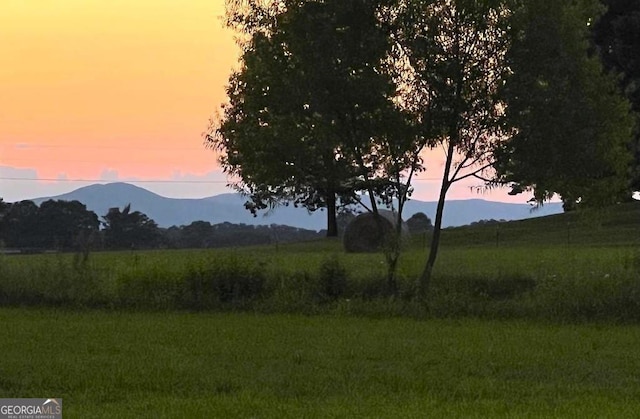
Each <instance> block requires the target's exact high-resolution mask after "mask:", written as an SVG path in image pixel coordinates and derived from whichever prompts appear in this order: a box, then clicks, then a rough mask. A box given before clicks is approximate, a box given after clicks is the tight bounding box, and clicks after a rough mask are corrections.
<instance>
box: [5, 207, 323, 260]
mask: <svg viewBox="0 0 640 419" xmlns="http://www.w3.org/2000/svg"><path fill="white" fill-rule="evenodd" d="M320 236H321V233H318V232H315V231H312V230H305V229H300V228H295V227H289V226H281V225H275V224H272V225H270V226H252V225H245V224H239V225H238V224H231V223H221V224H215V225H212V224H211V223H209V222H206V221H195V222H193V223H191V224H189V225H187V226H180V227H176V226H174V227H170V228H168V229H164V228H159V227H158V225H157V224H156V222H155V221H153V220H152V219H151V218H149V217H148V216H147V215H146V214H143V213H142V212H140V211H132V210H131V206H130V205H127V206H125V207H124V208H123V209H120V208H117V207H114V208H111V209H109V211H108V212H107V214H105V215H104V216H102V219H101V220H100V219H99V218H98V215H96V213H95V212H93V211H90V210H88V209H87V208H86V206H85V205H84V204H82V203H80V202H78V201H56V200H48V201H45V202H43V203H42V204H41V205H40V206H38V205H36V204H35V203H34V202H32V201H20V202H16V203H6V202H4V201H2V199H0V245H2V246H3V247H5V248H9V249H19V250H23V251H40V250H58V251H83V252H87V251H89V250H100V249H108V250H117V249H120V250H122V249H153V248H212V247H231V246H247V245H264V244H272V243H287V242H295V241H302V240H312V239H315V238H317V237H320Z"/></svg>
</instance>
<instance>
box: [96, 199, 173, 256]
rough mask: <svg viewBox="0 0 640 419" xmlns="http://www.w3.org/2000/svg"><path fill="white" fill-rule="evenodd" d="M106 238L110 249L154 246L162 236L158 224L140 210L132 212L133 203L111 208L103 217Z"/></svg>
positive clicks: (106, 243)
mask: <svg viewBox="0 0 640 419" xmlns="http://www.w3.org/2000/svg"><path fill="white" fill-rule="evenodd" d="M102 218H103V222H102V224H103V226H104V240H105V245H106V247H107V248H110V249H137V248H144V247H147V248H148V247H154V246H155V245H156V244H157V242H158V239H159V237H160V231H159V229H158V225H157V224H156V223H155V221H153V220H152V219H150V218H149V217H147V216H146V215H145V214H143V213H141V212H140V211H133V212H131V205H127V206H125V207H124V208H123V209H122V211H120V208H117V207H115V208H110V209H109V212H107V214H106V215H104V216H103V217H102Z"/></svg>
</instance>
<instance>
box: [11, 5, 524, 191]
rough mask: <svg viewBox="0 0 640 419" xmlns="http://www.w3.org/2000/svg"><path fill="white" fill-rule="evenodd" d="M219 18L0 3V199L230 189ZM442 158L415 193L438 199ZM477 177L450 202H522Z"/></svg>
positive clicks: (228, 51) (224, 53)
mask: <svg viewBox="0 0 640 419" xmlns="http://www.w3.org/2000/svg"><path fill="white" fill-rule="evenodd" d="M223 14H224V0H187V1H180V0H153V1H151V0H135V1H132V0H1V1H0V197H2V198H4V200H5V201H15V200H20V199H28V198H34V197H37V196H51V195H55V194H59V193H63V192H67V191H70V190H73V189H76V188H78V187H80V186H84V185H88V184H91V183H98V181H100V182H101V183H104V182H109V181H130V182H131V183H136V182H135V181H138V183H136V184H138V185H139V186H142V187H144V188H147V189H149V190H152V191H154V192H157V193H160V194H161V195H164V196H170V197H185V198H186V197H188V198H197V197H204V196H210V195H215V194H218V193H223V192H228V191H229V190H228V189H227V188H226V187H225V184H226V178H225V176H224V175H223V174H222V173H221V172H220V170H219V169H218V168H217V166H216V156H215V155H214V153H213V152H211V151H210V150H207V149H205V148H204V146H203V141H202V136H201V133H202V132H203V131H204V130H205V129H206V127H207V122H208V119H209V117H210V116H211V115H212V114H213V113H214V111H215V110H216V109H217V108H218V107H219V106H220V104H221V103H223V102H224V100H225V92H224V88H225V85H226V82H227V79H228V76H229V74H230V72H231V70H232V69H233V68H234V66H236V65H237V64H236V63H237V59H238V48H237V47H236V45H235V43H234V40H233V33H232V32H230V31H229V30H227V29H224V28H223V25H222V21H221V16H222V15H223ZM440 157H441V156H440V154H439V153H438V152H435V153H434V154H433V156H432V157H431V158H430V170H429V171H428V172H426V173H425V174H424V175H423V176H422V177H423V179H419V180H418V181H417V182H416V184H415V186H416V194H415V195H414V197H415V198H417V199H423V200H435V199H437V190H438V188H439V185H438V182H437V181H436V180H435V178H437V177H438V176H440V174H441V163H440V162H439V161H440V160H441V159H440ZM439 159H440V160H439ZM36 179H38V181H36ZM78 179H84V180H87V181H86V182H79V181H77V180H78ZM475 184H476V183H475V182H473V181H471V182H470V183H466V184H463V185H457V186H456V187H454V188H453V189H452V190H451V192H450V195H449V196H450V198H451V199H464V198H472V197H480V198H484V199H490V200H496V201H498V200H499V201H510V202H525V201H526V199H527V197H526V196H524V195H521V196H518V197H515V198H514V197H509V196H508V195H507V193H506V190H502V191H497V192H493V193H491V194H486V195H478V194H477V193H472V192H471V191H470V188H469V186H472V185H475Z"/></svg>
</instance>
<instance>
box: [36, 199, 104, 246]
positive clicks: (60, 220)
mask: <svg viewBox="0 0 640 419" xmlns="http://www.w3.org/2000/svg"><path fill="white" fill-rule="evenodd" d="M37 224H38V232H39V235H40V237H41V240H40V243H39V246H41V247H45V248H49V249H53V248H55V249H60V250H70V249H74V248H85V247H87V246H89V241H90V237H91V236H92V235H95V234H96V233H97V232H98V229H99V227H100V221H99V220H98V216H97V215H96V214H95V213H94V212H93V211H89V210H87V207H86V206H85V205H84V204H82V203H80V202H79V201H55V200H48V201H45V202H43V203H42V204H40V207H39V209H38V223H37Z"/></svg>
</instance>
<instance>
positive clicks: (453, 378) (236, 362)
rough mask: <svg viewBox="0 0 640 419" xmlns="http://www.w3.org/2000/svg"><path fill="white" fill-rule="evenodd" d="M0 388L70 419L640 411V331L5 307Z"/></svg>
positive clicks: (1, 328)
mask: <svg viewBox="0 0 640 419" xmlns="http://www.w3.org/2000/svg"><path fill="white" fill-rule="evenodd" d="M0 335H2V337H3V338H2V339H0V353H2V357H0V394H2V395H3V397H18V396H22V397H25V396H29V397H54V396H55V397H62V398H63V400H64V403H63V404H64V415H65V417H68V418H134V417H136V418H137V417H149V418H152V417H153V418H159V417H167V418H174V417H185V418H187V417H189V418H191V417H194V418H195V417H203V418H204V417H220V418H227V417H257V418H280V417H371V418H381V417H389V418H398V417H416V418H418V417H637V412H638V411H640V376H639V375H638V372H639V371H640V352H639V351H638V346H639V345H640V327H637V326H607V325H580V326H561V325H549V324H540V323H530V322H518V321H479V320H472V319H466V320H430V321H415V320H409V319H378V320H375V319H362V318H356V317H332V316H312V317H308V316H282V315H260V316H256V315H251V314H204V313H199V314H194V313H123V312H118V313H115V312H107V313H105V312H100V311H90V312H65V311H60V310H57V311H56V310H51V309H46V310H34V309H2V310H0Z"/></svg>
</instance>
